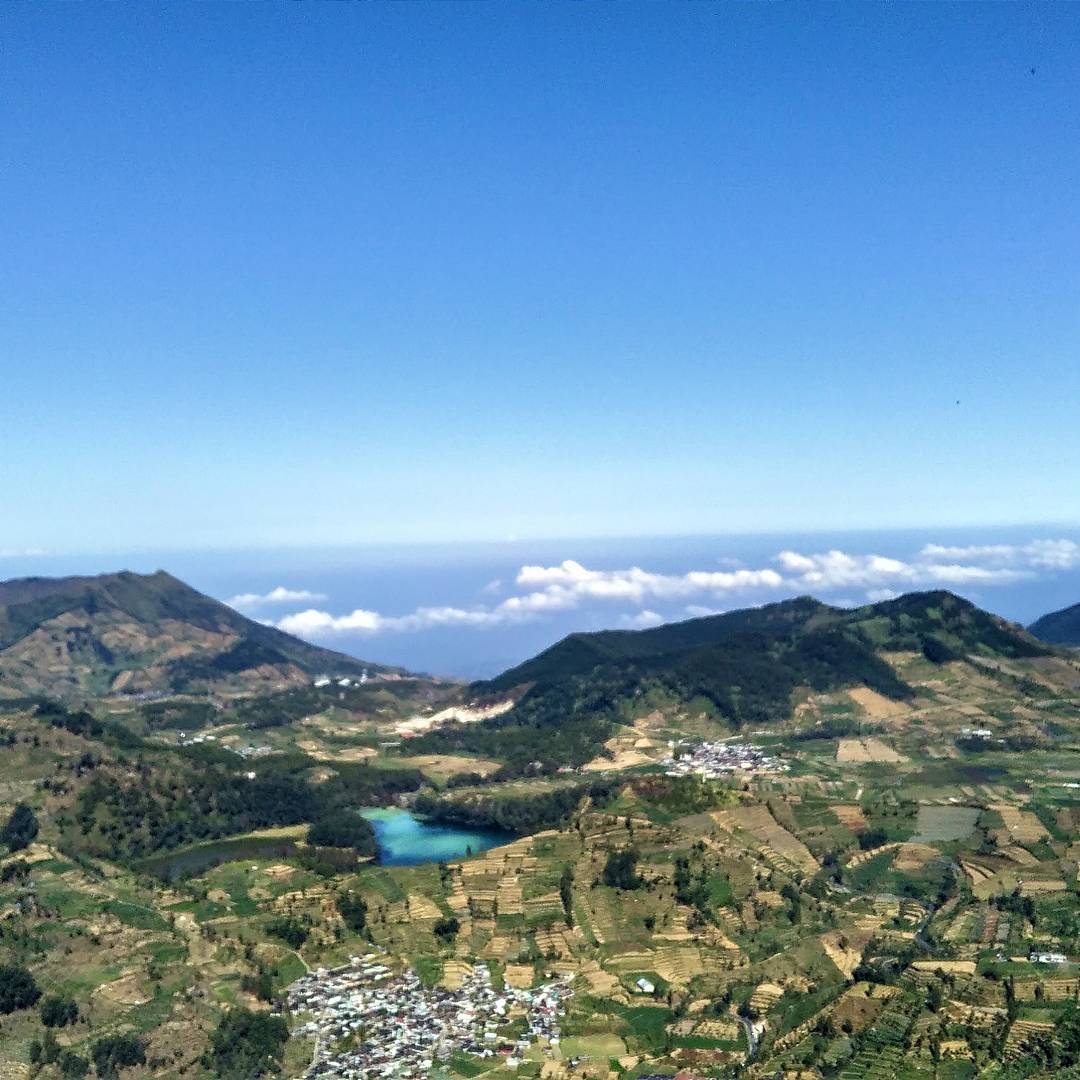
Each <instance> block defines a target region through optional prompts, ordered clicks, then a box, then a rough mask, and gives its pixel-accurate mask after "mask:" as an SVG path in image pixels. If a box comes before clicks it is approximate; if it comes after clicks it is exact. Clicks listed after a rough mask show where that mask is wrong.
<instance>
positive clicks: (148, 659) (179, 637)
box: [0, 570, 391, 697]
mask: <svg viewBox="0 0 1080 1080" xmlns="http://www.w3.org/2000/svg"><path fill="white" fill-rule="evenodd" d="M364 670H366V671H368V673H369V674H371V675H378V674H381V673H389V672H390V671H391V669H388V668H385V667H382V666H380V665H377V664H371V663H366V662H364V661H362V660H357V659H355V658H354V657H350V656H346V655H344V654H343V653H338V652H334V651H332V650H330V649H323V648H320V647H319V646H316V645H311V644H309V643H308V642H305V641H301V640H300V639H299V638H295V637H293V636H292V635H290V634H286V633H284V632H283V631H281V630H277V629H275V628H274V627H270V626H265V625H263V624H261V623H258V622H255V621H253V620H252V619H249V618H247V617H246V616H244V615H241V614H240V613H239V612H237V611H234V610H233V609H232V608H230V607H228V606H227V605H225V604H223V603H221V602H220V601H218V600H214V599H213V598H212V597H209V596H206V595H204V594H203V593H200V592H199V591H198V590H197V589H194V588H192V587H191V586H190V585H188V584H186V583H185V582H183V581H181V580H180V579H179V578H176V577H174V576H173V575H172V574H170V573H169V572H168V571H166V570H157V571H155V572H154V573H152V574H137V573H134V572H132V571H130V570H119V571H115V572H112V573H106V574H98V575H94V576H72V577H61V578H43V577H31V578H19V579H15V580H12V581H5V582H0V693H2V692H6V693H8V694H12V693H35V694H37V693H42V694H52V695H56V696H61V697H71V696H93V695H101V694H108V693H129V694H130V693H151V694H157V693H167V692H179V691H186V690H203V689H206V688H214V687H220V688H229V689H232V690H237V691H242V690H245V689H272V688H280V687H285V686H290V685H299V684H301V683H304V682H306V681H307V680H308V679H309V678H310V677H311V676H312V675H315V674H321V673H324V672H332V673H340V674H359V673H360V672H362V671H364Z"/></svg>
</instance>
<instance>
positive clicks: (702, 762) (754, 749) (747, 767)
mask: <svg viewBox="0 0 1080 1080" xmlns="http://www.w3.org/2000/svg"><path fill="white" fill-rule="evenodd" d="M663 764H664V767H665V768H666V769H667V774H668V776H691V775H696V776H703V777H705V778H706V779H716V778H718V777H721V776H724V775H726V774H728V773H733V772H786V771H787V769H788V766H787V764H786V763H785V762H783V761H781V760H780V759H779V758H774V757H770V756H769V755H768V754H766V753H765V751H764V750H763V749H762V748H761V747H760V746H751V745H750V744H749V743H743V742H715V743H710V742H704V743H701V744H700V745H699V746H696V747H694V749H693V750H688V751H684V750H681V749H680V747H678V746H675V747H672V753H671V756H670V757H668V758H666V759H665V760H664V762H663Z"/></svg>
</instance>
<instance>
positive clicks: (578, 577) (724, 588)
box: [516, 559, 784, 607]
mask: <svg viewBox="0 0 1080 1080" xmlns="http://www.w3.org/2000/svg"><path fill="white" fill-rule="evenodd" d="M516 581H517V584H518V585H521V586H526V587H531V588H539V589H540V590H541V592H539V593H533V594H532V595H533V596H538V595H544V596H549V597H559V598H560V602H561V603H562V604H563V605H564V606H573V607H576V606H577V604H578V602H580V601H581V600H582V599H586V598H588V599H593V600H637V601H641V600H644V599H646V598H650V597H651V598H655V599H660V600H674V599H679V598H681V597H687V596H695V595H700V594H707V593H713V594H720V593H725V592H731V591H735V590H739V589H755V588H768V589H777V588H780V587H781V586H782V585H783V584H784V579H783V578H782V577H781V575H780V574H778V573H777V572H776V571H775V570H773V569H771V568H766V569H762V570H692V571H690V572H689V573H687V574H681V575H673V574H656V573H651V572H649V571H648V570H642V569H641V567H639V566H632V567H630V568H629V569H628V570H588V569H586V568H585V567H584V566H582V565H581V563H579V562H575V561H574V560H573V559H567V560H565V561H564V562H561V563H559V564H558V566H523V567H522V568H521V569H520V570H519V571H518V575H517V578H516Z"/></svg>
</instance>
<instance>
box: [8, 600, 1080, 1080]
mask: <svg viewBox="0 0 1080 1080" xmlns="http://www.w3.org/2000/svg"><path fill="white" fill-rule="evenodd" d="M318 678H319V676H318V675H315V674H312V675H309V676H308V677H307V678H306V679H305V681H304V682H303V683H296V684H293V683H292V682H291V680H288V679H286V680H284V681H283V682H281V683H279V685H278V686H277V687H276V688H274V689H272V690H269V691H266V690H263V689H259V688H255V689H249V690H248V691H247V692H246V693H244V694H237V693H236V690H235V684H230V683H228V682H227V681H226V683H225V684H224V686H223V687H222V688H221V689H215V688H211V692H210V694H209V695H207V694H205V693H204V694H203V695H191V694H187V695H185V694H174V695H172V696H171V697H163V698H154V699H152V700H132V699H131V698H130V697H125V696H123V695H117V694H113V693H107V694H105V695H103V696H101V697H98V698H94V699H86V700H84V701H82V702H79V703H75V702H71V703H68V704H63V705H60V704H55V703H49V702H47V701H43V700H38V699H31V698H29V697H22V698H16V697H11V698H9V699H8V700H7V702H6V703H4V704H2V705H0V734H2V737H3V741H4V745H3V749H2V751H0V753H2V757H0V762H2V766H0V824H3V822H5V821H7V820H8V819H9V817H12V818H13V815H14V814H15V812H16V810H17V809H18V807H20V806H26V807H29V808H30V811H31V816H32V817H33V819H34V823H35V826H36V828H35V829H34V830H28V831H32V832H33V835H27V836H24V837H23V839H25V844H22V846H20V844H21V843H22V841H21V840H19V841H17V842H16V844H15V845H14V846H13V847H12V849H11V850H10V851H9V852H8V853H6V854H4V855H3V856H2V857H0V916H2V917H0V964H8V965H11V966H12V967H13V968H18V969H20V970H25V971H26V972H28V973H29V975H30V977H31V978H32V980H33V983H34V985H35V986H36V988H37V990H38V992H39V994H40V999H36V1000H35V1001H34V1002H32V1003H30V1004H29V1006H25V1007H16V1008H13V1009H11V1010H10V1011H7V1012H5V1014H4V1015H2V1016H0V1075H3V1076H5V1077H27V1078H28V1077H31V1076H41V1077H43V1078H45V1080H55V1078H57V1077H64V1076H75V1075H82V1074H81V1073H79V1071H78V1070H79V1069H80V1068H82V1067H83V1065H82V1064H80V1063H83V1064H85V1067H86V1069H87V1070H88V1071H89V1070H91V1069H92V1070H93V1071H94V1072H95V1073H97V1074H98V1075H111V1073H110V1069H112V1070H113V1072H114V1073H118V1074H119V1075H121V1076H124V1077H129V1076H130V1077H133V1078H141V1077H149V1076H160V1077H173V1076H176V1077H193V1078H195V1077H211V1076H223V1077H236V1078H245V1077H254V1076H259V1075H274V1074H281V1075H285V1076H294V1077H299V1076H343V1077H345V1076H376V1075H377V1076H388V1077H390V1076H400V1077H403V1078H404V1077H407V1076H426V1075H431V1076H438V1077H443V1078H450V1077H461V1078H466V1077H474V1076H488V1077H491V1078H492V1080H503V1078H506V1077H511V1076H519V1077H551V1078H554V1080H573V1078H575V1077H600V1078H604V1080H608V1078H612V1077H627V1078H630V1080H634V1078H639V1077H646V1076H656V1075H665V1076H674V1075H676V1074H678V1075H680V1076H683V1077H695V1076H701V1077H705V1076H733V1075H735V1074H739V1075H746V1076H770V1077H771V1076H776V1075H779V1074H784V1075H785V1076H791V1077H796V1076H805V1077H822V1078H833V1077H837V1078H842V1080H863V1078H870V1080H879V1078H882V1077H884V1075H885V1074H886V1072H888V1073H891V1074H893V1075H902V1076H904V1077H906V1078H911V1080H938V1078H944V1080H967V1078H969V1077H975V1076H984V1075H986V1076H989V1075H993V1076H1000V1077H1002V1078H1010V1080H1011V1078H1012V1077H1017V1078H1019V1077H1023V1076H1037V1075H1040V1074H1043V1073H1048V1072H1049V1071H1051V1070H1058V1071H1060V1070H1061V1069H1062V1068H1067V1067H1072V1065H1073V1063H1075V1062H1080V1058H1078V1056H1077V1055H1078V1054H1080V1018H1078V1016H1077V1011H1076V998H1077V990H1078V985H1080V880H1078V877H1077V867H1078V862H1080V835H1078V826H1080V757H1078V756H1077V747H1078V746H1080V740H1078V739H1077V733H1078V731H1080V663H1078V661H1077V659H1076V657H1075V656H1074V654H1071V653H1069V652H1065V651H1060V650H1057V649H1055V648H1051V647H1048V646H1046V645H1044V644H1042V643H1040V642H1039V641H1037V640H1036V639H1034V638H1032V637H1030V636H1029V635H1028V634H1026V633H1025V632H1024V631H1022V630H1021V629H1020V628H1019V627H1014V626H1012V625H1010V624H1007V623H1004V622H1003V621H1002V620H999V619H996V618H995V617H993V616H990V615H987V614H986V613H984V612H981V611H979V609H977V608H974V607H973V606H971V605H970V604H967V603H966V602H965V601H961V600H959V599H958V598H956V597H953V596H952V595H951V594H948V593H926V594H913V595H911V596H908V597H903V598H901V599H900V600H898V601H888V602H885V603H883V604H879V605H873V606H871V607H867V608H862V609H855V610H853V611H852V610H841V609H835V608H828V607H826V606H825V605H821V604H818V603H817V602H815V601H809V600H799V601H789V602H785V603H782V604H778V605H772V606H770V607H766V608H761V609H753V610H751V611H747V612H736V613H732V614H731V615H729V616H714V617H709V618H706V619H701V620H693V621H692V622H690V623H684V624H676V625H673V626H665V627H660V628H657V629H656V630H651V631H643V632H636V633H626V634H600V635H575V636H574V637H573V638H570V639H566V641H564V642H562V643H560V644H559V645H556V646H554V647H553V648H552V649H551V650H548V652H547V653H545V654H542V655H541V656H539V657H537V658H536V659H535V660H534V661H530V662H529V663H528V664H526V665H522V666H521V667H520V668H519V669H514V670H513V671H511V672H508V673H507V674H506V675H505V676H502V677H500V678H499V679H497V680H491V681H489V682H486V683H479V684H473V685H471V686H465V685H462V684H455V683H448V682H438V681H435V680H428V679H425V678H420V677H408V676H405V675H403V674H399V675H397V677H395V678H392V679H375V678H371V679H368V680H366V681H364V682H360V681H359V680H354V679H349V680H348V684H347V685H341V680H340V679H334V680H331V681H330V682H329V684H323V685H320V686H316V685H315V682H316V680H317V679H318ZM343 678H344V676H343ZM433 717H437V718H438V720H437V721H436V722H434V723H433V722H431V719H432V718H433ZM366 807H383V808H385V809H384V810H383V811H382V812H381V813H379V814H375V815H374V817H375V819H376V829H375V830H374V831H372V830H371V829H370V825H366V824H364V818H361V817H360V815H359V811H360V810H361V809H363V808H366ZM22 816H23V817H25V816H26V815H25V814H23V815H22ZM366 816H367V817H368V818H371V817H372V816H373V815H372V814H371V813H370V812H368V813H367V815H366ZM13 820H14V818H13ZM20 820H21V818H20ZM386 822H390V823H392V824H394V825H395V827H398V826H401V827H404V831H405V833H406V834H408V835H407V836H406V839H407V840H408V841H409V845H408V850H407V852H406V853H405V855H404V857H398V856H399V855H400V854H401V853H400V852H398V853H397V854H395V852H394V851H393V850H391V844H390V841H389V840H384V841H383V843H382V845H380V842H379V839H378V837H379V833H380V831H381V830H380V823H386ZM410 823H412V824H410ZM417 826H418V827H417ZM384 827H385V826H384ZM429 830H430V831H429ZM384 835H385V834H384ZM466 835H473V836H475V837H477V843H476V844H475V846H473V845H471V844H469V843H468V842H467V841H466V846H465V848H464V849H463V848H462V846H461V841H462V838H463V837H465V836H466ZM440 836H442V837H446V836H449V837H450V838H451V841H452V842H451V844H450V846H448V847H439V846H437V845H435V842H434V839H430V838H436V837H440ZM429 839H430V843H431V845H432V846H429V847H427V848H425V845H426V844H428V843H429ZM489 841H490V844H491V846H487V845H488V842H489ZM455 845H456V846H455ZM469 847H472V850H471V851H469V850H468V848H469ZM298 980H303V981H302V982H298ZM387 986H389V987H395V988H397V989H395V990H394V991H393V992H392V993H390V994H389V995H388V994H387V993H386V992H385V987H387ZM45 998H58V999H60V1000H61V1001H63V1002H67V1001H70V1002H73V1003H74V1005H73V1009H74V1013H75V1019H74V1022H72V1023H64V1024H62V1025H59V1026H46V1025H45V1024H44V1023H43V1016H44V1012H43V1010H42V1006H41V1000H44V999H45ZM388 1020H389V1021H390V1022H389V1023H387V1021H388ZM290 1033H291V1034H290ZM109 1040H114V1041H113V1042H109ZM407 1047H411V1049H408V1050H407V1051H406V1048H407ZM110 1055H111V1056H110ZM125 1055H126V1056H125ZM95 1061H98V1062H99V1063H100V1065H101V1068H100V1069H99V1068H98V1066H97V1065H96V1064H93V1063H94V1062H95ZM121 1061H123V1062H126V1064H120V1062H121Z"/></svg>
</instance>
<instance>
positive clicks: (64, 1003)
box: [41, 994, 79, 1028]
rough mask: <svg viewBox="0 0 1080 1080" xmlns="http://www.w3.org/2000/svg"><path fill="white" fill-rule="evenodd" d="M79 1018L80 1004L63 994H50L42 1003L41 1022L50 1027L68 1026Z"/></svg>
mask: <svg viewBox="0 0 1080 1080" xmlns="http://www.w3.org/2000/svg"><path fill="white" fill-rule="evenodd" d="M78 1019H79V1006H78V1005H76V1004H75V1002H74V1001H73V1000H72V999H71V998H69V997H64V996H62V995H61V994H50V995H49V997H47V998H45V999H44V1000H43V1001H42V1003H41V1022H42V1023H43V1024H44V1025H45V1026H46V1027H49V1028H53V1027H66V1026H67V1025H68V1024H74V1023H75V1021H76V1020H78Z"/></svg>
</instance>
